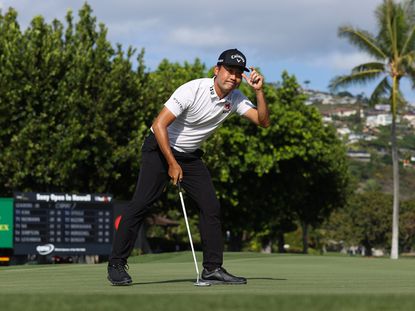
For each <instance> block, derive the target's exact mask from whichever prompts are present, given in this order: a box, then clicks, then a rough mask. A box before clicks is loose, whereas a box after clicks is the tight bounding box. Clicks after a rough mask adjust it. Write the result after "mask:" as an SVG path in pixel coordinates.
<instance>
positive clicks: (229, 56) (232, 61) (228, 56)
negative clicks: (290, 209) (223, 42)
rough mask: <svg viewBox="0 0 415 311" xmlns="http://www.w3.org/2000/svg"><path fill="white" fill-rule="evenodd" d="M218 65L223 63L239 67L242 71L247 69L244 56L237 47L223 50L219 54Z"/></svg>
mask: <svg viewBox="0 0 415 311" xmlns="http://www.w3.org/2000/svg"><path fill="white" fill-rule="evenodd" d="M217 65H218V66H221V65H225V66H233V67H241V68H242V69H243V70H244V71H249V69H248V68H246V57H245V55H244V54H242V52H241V51H239V50H237V49H230V50H226V51H223V52H222V53H221V54H220V55H219V59H218V63H217Z"/></svg>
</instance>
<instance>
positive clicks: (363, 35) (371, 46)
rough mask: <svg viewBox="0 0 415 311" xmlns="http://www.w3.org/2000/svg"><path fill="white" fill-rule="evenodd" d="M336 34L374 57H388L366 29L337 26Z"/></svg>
mask: <svg viewBox="0 0 415 311" xmlns="http://www.w3.org/2000/svg"><path fill="white" fill-rule="evenodd" d="M338 35H339V36H340V37H345V38H346V39H348V40H349V42H350V43H352V44H353V45H355V46H357V47H358V48H360V49H361V50H362V51H364V52H367V53H368V54H369V55H371V56H373V57H374V58H376V59H386V58H388V56H387V54H386V53H385V52H384V51H383V50H382V49H381V47H380V46H379V45H378V44H377V42H376V38H375V37H374V36H373V35H372V34H371V33H369V32H368V31H366V30H362V29H358V28H354V27H351V26H342V27H340V28H339V31H338Z"/></svg>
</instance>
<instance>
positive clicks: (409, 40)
mask: <svg viewBox="0 0 415 311" xmlns="http://www.w3.org/2000/svg"><path fill="white" fill-rule="evenodd" d="M414 48H415V25H414V26H412V28H411V29H410V30H409V31H408V34H407V36H406V40H405V43H404V44H403V47H402V50H401V55H405V54H406V53H407V52H408V51H411V50H413V49H414Z"/></svg>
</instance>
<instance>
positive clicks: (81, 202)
mask: <svg viewBox="0 0 415 311" xmlns="http://www.w3.org/2000/svg"><path fill="white" fill-rule="evenodd" d="M112 235H113V205H112V196H111V195H108V194H72V193H34V192H29V193H21V192H19V193H15V194H14V246H13V249H14V254H15V255H26V254H37V255H49V254H52V255H108V254H109V253H110V251H111V244H112Z"/></svg>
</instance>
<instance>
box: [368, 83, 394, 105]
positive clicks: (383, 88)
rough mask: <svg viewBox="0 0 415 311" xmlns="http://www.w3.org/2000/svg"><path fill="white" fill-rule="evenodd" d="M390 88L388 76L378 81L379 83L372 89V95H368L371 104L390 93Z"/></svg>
mask: <svg viewBox="0 0 415 311" xmlns="http://www.w3.org/2000/svg"><path fill="white" fill-rule="evenodd" d="M391 90H392V87H391V85H390V83H389V79H388V77H385V78H383V79H382V81H380V83H379V84H378V85H377V86H376V87H375V89H374V90H373V92H372V95H370V102H371V103H372V104H376V103H378V102H379V100H380V99H381V98H382V97H385V96H387V95H390V94H391Z"/></svg>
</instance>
